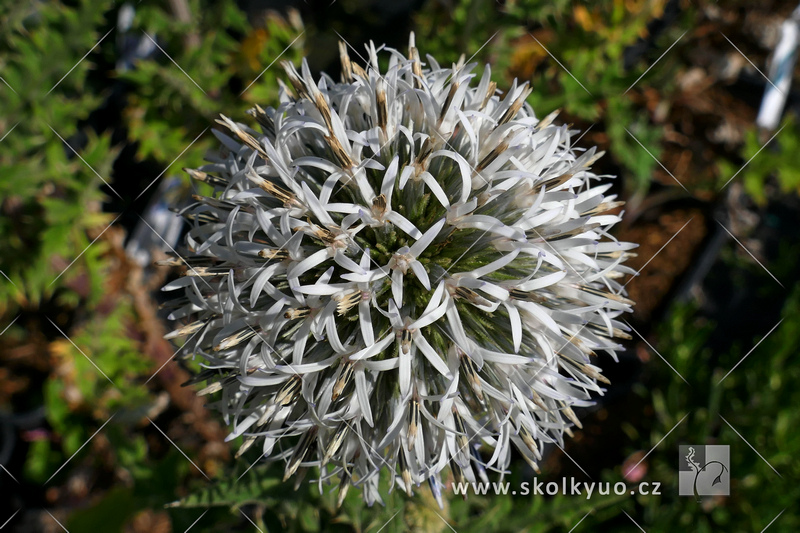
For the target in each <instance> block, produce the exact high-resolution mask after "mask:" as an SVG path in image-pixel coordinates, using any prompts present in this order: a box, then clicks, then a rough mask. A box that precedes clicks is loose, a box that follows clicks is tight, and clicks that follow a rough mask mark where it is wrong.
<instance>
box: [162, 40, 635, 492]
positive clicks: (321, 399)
mask: <svg viewBox="0 0 800 533" xmlns="http://www.w3.org/2000/svg"><path fill="white" fill-rule="evenodd" d="M340 50H341V61H342V76H341V81H339V82H336V81H334V80H333V79H331V78H330V77H328V76H327V75H324V74H323V75H322V77H321V78H320V79H319V80H314V79H313V78H312V76H311V74H310V72H309V69H308V66H307V64H306V63H305V62H303V64H302V68H301V70H300V72H298V71H297V70H296V69H295V67H294V66H292V65H290V64H284V68H285V70H286V74H287V77H288V80H289V82H290V83H289V85H282V87H281V93H280V102H281V103H280V105H279V106H278V107H277V108H276V109H275V108H268V109H262V108H260V107H258V106H257V107H256V108H255V109H253V110H251V112H250V113H251V115H252V116H253V117H254V118H255V121H256V122H257V123H258V127H259V130H255V129H252V128H250V127H248V126H246V125H244V124H241V123H238V122H234V121H232V120H230V119H228V118H226V117H222V118H221V120H219V121H218V122H219V124H220V125H221V126H222V127H223V128H224V130H225V131H226V132H227V133H225V132H222V131H215V134H216V136H217V137H218V138H219V140H220V142H221V143H222V145H223V150H222V152H221V154H220V155H219V156H218V157H215V158H212V159H211V160H210V161H209V164H207V165H205V166H204V167H202V168H200V169H198V170H188V172H189V174H190V175H191V176H192V177H193V178H195V179H198V180H201V181H204V182H206V183H208V184H210V185H212V186H213V187H214V190H215V193H214V194H213V195H212V196H211V197H200V196H198V197H196V203H195V204H193V205H192V206H190V207H188V208H186V209H185V210H184V211H183V212H182V214H183V216H184V217H185V218H186V219H187V220H189V221H190V223H191V229H190V231H189V232H188V236H187V241H186V248H187V250H188V251H187V253H186V255H185V262H186V264H187V265H188V268H187V270H186V275H184V276H182V277H180V278H178V279H177V280H175V281H173V282H171V283H169V284H168V285H167V286H166V287H165V290H171V291H176V292H177V293H178V294H180V295H181V296H178V297H176V298H175V300H174V303H173V307H174V308H175V310H174V311H173V312H172V315H171V318H172V319H180V320H182V321H184V324H185V325H183V326H181V327H180V328H178V329H177V330H175V331H174V332H172V333H171V334H169V335H168V337H177V336H185V337H187V340H186V341H185V344H184V345H183V347H182V351H183V354H184V355H185V356H187V357H188V356H193V357H199V358H200V359H201V360H202V362H203V366H204V368H205V370H204V371H202V372H201V373H200V374H198V375H197V376H196V378H195V379H194V381H197V382H199V381H207V382H208V386H207V387H206V388H205V389H203V390H202V391H201V393H203V394H209V393H219V396H218V399H217V400H216V401H214V402H213V403H212V404H211V405H212V406H213V407H215V408H217V409H219V410H220V411H221V412H222V413H223V415H224V418H225V421H226V422H227V423H228V424H229V425H230V426H231V428H232V430H231V433H230V439H233V438H236V437H240V436H241V437H243V438H244V444H243V445H242V447H241V449H240V452H239V454H241V453H243V452H244V450H246V449H248V448H250V447H251V446H254V445H255V446H257V447H258V448H260V453H261V454H262V456H263V457H265V458H268V459H270V460H273V461H278V462H281V463H282V464H283V468H284V472H285V478H286V479H288V478H290V477H292V476H296V477H297V479H298V480H299V479H300V478H301V477H302V475H303V474H304V473H305V472H306V471H307V470H309V469H313V470H312V471H313V472H314V473H315V474H314V475H317V476H318V482H319V483H320V487H321V486H322V484H323V483H329V482H332V481H334V480H338V482H339V484H340V499H341V498H343V497H344V494H345V493H346V491H347V489H348V487H350V486H351V485H352V486H356V487H358V488H359V489H361V490H362V493H363V496H364V499H365V500H366V501H367V503H369V504H372V503H373V502H375V501H380V498H381V496H380V493H379V491H378V483H379V479H380V477H381V473H382V472H384V475H389V476H390V483H391V487H392V488H395V487H398V488H400V489H402V490H404V491H406V492H408V493H409V494H410V493H411V492H412V490H413V488H414V487H418V486H420V485H422V484H423V483H427V484H428V485H429V487H430V489H431V490H432V491H433V493H434V496H436V497H437V499H440V498H441V488H442V486H443V485H442V483H443V479H444V480H447V479H454V480H456V481H465V480H466V481H476V480H477V479H481V480H487V479H488V477H487V472H489V471H492V472H497V473H499V475H501V476H502V475H504V474H505V473H507V472H508V469H509V466H510V463H511V457H512V447H513V448H516V449H517V450H518V452H519V454H521V456H522V457H524V458H525V459H526V460H527V461H528V463H529V464H530V465H531V466H532V467H533V468H535V469H536V468H537V462H538V461H539V460H540V459H541V455H542V450H543V447H544V445H545V444H546V443H553V442H555V443H558V444H559V445H562V443H563V435H564V433H567V434H570V427H571V426H572V425H577V426H580V422H579V421H578V419H577V418H576V416H575V414H574V412H573V408H574V407H582V406H586V405H589V404H590V403H591V397H592V395H593V394H602V393H603V389H602V388H601V386H600V385H599V383H601V382H602V383H607V380H606V379H605V378H604V377H603V376H602V375H601V374H600V369H599V368H598V367H597V366H596V365H595V364H593V359H594V358H595V357H596V353H597V352H598V351H601V350H602V351H606V352H608V353H610V354H611V355H612V356H613V355H614V351H615V350H616V349H618V348H619V346H618V344H617V342H616V340H615V339H616V338H629V337H628V336H627V334H626V333H625V331H626V329H627V328H626V327H625V326H624V324H623V323H622V322H621V321H620V320H619V316H620V315H621V314H622V313H624V312H627V311H630V310H631V305H632V302H630V301H629V300H627V299H626V298H625V297H624V296H623V294H624V290H623V286H622V285H621V284H620V282H619V279H620V278H621V277H622V276H623V275H625V274H627V273H633V272H632V270H631V269H629V268H628V267H626V266H624V265H623V262H624V261H625V259H626V258H628V257H629V256H630V255H631V253H630V252H629V251H630V250H631V249H632V248H634V247H635V245H633V244H630V243H623V242H618V241H617V240H616V239H615V238H614V237H613V236H611V235H610V234H609V228H611V227H612V226H613V225H614V224H615V223H617V222H618V221H619V220H620V216H619V215H618V214H614V211H615V210H616V208H617V207H619V206H620V205H621V202H617V201H615V197H614V196H606V194H605V193H607V192H608V190H609V188H610V184H608V183H601V180H600V177H599V176H597V175H595V174H594V173H592V172H591V170H590V167H591V164H592V163H593V162H594V161H595V160H596V159H597V158H598V157H599V156H600V155H601V154H600V153H597V152H596V151H595V149H594V148H591V149H589V150H583V149H581V148H578V147H575V146H573V145H572V143H571V140H572V136H573V135H574V133H575V132H574V131H571V130H570V129H569V128H568V127H567V126H557V125H555V124H554V123H553V118H554V116H555V114H553V115H550V116H547V117H545V118H539V117H537V116H536V115H535V113H534V111H533V110H532V109H531V108H530V106H529V105H528V104H527V103H526V102H525V99H526V97H527V96H528V95H529V93H530V88H529V87H528V86H527V85H526V84H522V85H520V84H518V83H516V82H514V83H513V84H512V85H511V87H510V88H509V90H508V91H506V92H501V91H499V90H498V89H497V87H496V85H495V83H494V82H492V81H491V75H490V74H491V73H490V69H489V67H488V66H486V67H485V68H484V70H483V73H482V74H481V75H480V76H478V75H476V74H475V73H474V69H475V65H474V64H464V60H463V58H462V60H461V61H460V62H459V63H458V64H455V65H452V66H451V67H443V66H440V65H439V64H438V63H437V62H436V60H435V59H434V58H432V57H430V56H428V57H427V60H426V61H425V62H423V61H422V60H421V59H420V55H419V53H418V51H417V49H416V47H415V45H414V40H413V35H412V39H411V43H410V46H409V52H408V54H407V55H404V54H402V53H400V52H398V51H396V50H392V49H388V48H385V49H381V50H380V53H382V54H385V55H386V56H387V58H388V69H387V70H386V71H385V72H381V71H380V68H379V65H378V50H376V49H375V47H374V46H373V45H370V46H369V47H368V64H367V65H366V66H365V67H363V68H362V67H360V66H358V65H357V64H356V63H354V62H352V61H351V60H350V58H349V57H348V53H347V49H346V47H345V45H344V44H342V45H341V48H340ZM386 473H388V474H386ZM448 476H450V477H448Z"/></svg>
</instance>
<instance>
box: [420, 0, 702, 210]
mask: <svg viewBox="0 0 800 533" xmlns="http://www.w3.org/2000/svg"><path fill="white" fill-rule="evenodd" d="M666 3H667V2H666V1H665V0H657V1H630V2H622V1H613V0H604V1H601V2H567V1H557V2H541V1H539V0H509V1H507V2H503V3H499V2H495V1H493V0H477V1H471V0H458V1H455V2H447V3H438V2H429V4H428V8H427V9H425V10H422V11H421V12H420V13H419V14H418V15H417V17H416V22H417V25H418V30H417V31H418V36H417V41H418V43H423V44H421V45H420V46H423V48H424V49H425V50H426V52H428V53H430V54H431V55H433V56H434V57H436V58H439V59H440V62H446V61H456V60H457V59H458V55H459V54H460V53H462V52H463V53H464V54H465V55H466V57H467V58H469V57H470V56H472V55H473V54H475V55H474V56H473V57H474V58H475V60H479V61H480V62H481V63H483V62H490V63H491V64H492V66H493V72H494V73H495V76H496V77H499V78H500V79H501V80H503V81H504V82H503V83H500V84H499V85H500V87H501V88H502V87H504V86H505V87H507V86H509V85H510V83H511V79H512V78H514V77H516V78H517V79H518V80H520V81H529V82H530V84H531V86H532V87H533V88H534V91H533V93H532V94H531V96H530V97H529V99H528V102H529V103H530V104H531V106H533V108H534V109H535V110H536V112H537V114H539V115H540V116H545V115H547V114H548V113H550V112H552V111H554V110H556V109H561V110H562V111H563V112H564V115H565V116H562V117H561V118H562V119H566V120H574V119H579V120H581V121H583V122H584V123H586V124H587V126H586V128H587V129H588V128H593V129H594V131H595V132H598V131H605V133H606V134H607V136H608V151H609V154H610V157H612V158H614V161H615V163H616V164H617V165H619V166H620V167H621V168H622V170H623V174H624V175H625V181H624V185H625V187H626V189H627V190H626V192H627V195H628V196H629V197H633V198H631V201H632V202H634V203H636V202H638V201H639V200H641V199H642V197H643V196H644V195H645V194H646V193H647V190H648V189H649V187H650V184H651V182H652V178H653V171H654V170H655V169H656V168H657V165H658V163H657V161H656V159H658V158H659V157H660V155H661V142H662V137H663V127H662V126H661V125H659V124H655V123H653V121H652V119H651V118H650V117H649V115H650V114H651V113H650V112H649V111H648V110H647V109H646V108H645V107H644V104H643V102H642V98H641V96H640V93H641V92H643V91H645V90H646V89H647V88H652V87H657V88H658V92H659V95H660V97H661V98H663V99H664V100H666V101H669V100H670V99H671V97H672V95H673V92H674V90H675V88H676V87H675V75H676V72H677V71H678V65H677V64H676V62H675V61H674V60H673V58H671V57H670V56H669V54H667V55H666V56H665V57H664V58H660V57H659V56H660V54H662V53H663V52H664V51H666V50H667V49H668V48H669V47H670V46H671V45H672V44H673V43H674V42H676V41H677V40H678V39H679V38H680V37H681V34H682V31H681V29H680V26H681V25H680V24H675V25H673V26H671V27H670V28H668V29H667V30H666V31H664V32H663V33H661V34H660V35H658V36H657V38H656V39H655V41H654V43H653V45H652V46H650V47H647V52H646V53H644V54H642V55H641V56H640V57H638V59H637V60H636V61H635V62H633V63H632V64H631V65H629V66H628V68H625V63H626V57H625V55H626V50H629V48H630V47H631V46H633V45H635V44H637V43H638V42H639V41H640V40H641V39H643V38H645V37H647V36H648V35H649V33H648V28H647V25H648V23H651V22H652V21H653V20H654V19H656V18H658V17H661V16H662V15H663V12H664V7H665V5H666ZM690 14H691V10H689V13H687V15H685V17H686V18H687V19H688V18H689V16H690ZM656 61H658V62H659V68H658V69H653V70H652V71H651V70H650V66H652V65H653V64H654V62H656ZM626 128H627V131H626ZM637 141H638V142H637ZM639 143H641V145H640V144H639ZM648 152H649V153H648Z"/></svg>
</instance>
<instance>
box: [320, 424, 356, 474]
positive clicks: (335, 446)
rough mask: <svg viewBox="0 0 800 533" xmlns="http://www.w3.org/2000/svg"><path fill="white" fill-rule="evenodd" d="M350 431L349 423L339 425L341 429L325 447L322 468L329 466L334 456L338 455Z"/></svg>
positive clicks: (337, 429)
mask: <svg viewBox="0 0 800 533" xmlns="http://www.w3.org/2000/svg"><path fill="white" fill-rule="evenodd" d="M348 429H349V428H348V427H347V423H345V422H342V423H341V424H339V427H337V428H336V430H335V431H334V432H333V434H332V435H331V437H330V440H328V444H327V446H325V454H324V455H323V456H322V463H321V465H320V466H325V465H326V464H328V463H329V462H330V460H331V459H332V458H333V456H334V455H336V452H338V451H339V448H341V447H342V443H343V442H344V439H345V437H347V431H348Z"/></svg>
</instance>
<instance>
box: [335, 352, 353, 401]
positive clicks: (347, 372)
mask: <svg viewBox="0 0 800 533" xmlns="http://www.w3.org/2000/svg"><path fill="white" fill-rule="evenodd" d="M343 365H344V366H342V371H341V372H340V373H339V377H338V378H337V379H336V383H334V384H333V391H332V392H331V401H334V402H335V401H336V400H338V399H339V397H340V396H341V395H342V393H343V392H344V389H345V388H346V387H347V385H348V384H349V383H350V381H351V380H352V379H353V374H354V373H355V368H354V366H353V363H351V362H349V361H348V362H345V363H343Z"/></svg>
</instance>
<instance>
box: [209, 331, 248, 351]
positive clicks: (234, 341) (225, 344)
mask: <svg viewBox="0 0 800 533" xmlns="http://www.w3.org/2000/svg"><path fill="white" fill-rule="evenodd" d="M255 334H256V331H255V330H254V329H253V328H250V327H248V328H245V329H243V330H241V331H237V332H236V333H234V334H233V335H229V336H227V337H225V338H224V339H222V340H221V341H220V343H219V344H217V345H216V346H214V351H215V352H219V351H220V350H227V349H229V348H233V347H234V346H237V345H238V344H240V343H242V342H244V341H246V340H249V339H252V338H253V337H254V336H255Z"/></svg>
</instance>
